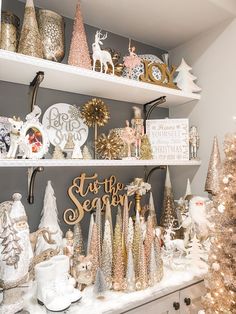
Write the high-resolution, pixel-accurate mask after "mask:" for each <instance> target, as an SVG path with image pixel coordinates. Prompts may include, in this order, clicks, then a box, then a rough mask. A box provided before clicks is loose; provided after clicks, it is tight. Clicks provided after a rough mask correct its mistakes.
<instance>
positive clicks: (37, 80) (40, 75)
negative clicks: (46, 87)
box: [29, 71, 44, 112]
mask: <svg viewBox="0 0 236 314" xmlns="http://www.w3.org/2000/svg"><path fill="white" fill-rule="evenodd" d="M43 79H44V72H42V71H39V72H37V73H36V76H35V77H34V79H33V81H32V82H30V85H29V88H30V112H32V111H33V109H34V106H35V105H36V100H37V95H38V89H39V85H40V84H41V83H42V81H43Z"/></svg>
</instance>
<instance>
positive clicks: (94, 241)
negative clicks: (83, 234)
mask: <svg viewBox="0 0 236 314" xmlns="http://www.w3.org/2000/svg"><path fill="white" fill-rule="evenodd" d="M89 254H91V255H92V273H93V278H94V280H95V276H96V273H97V269H98V267H100V252H99V245H98V227H97V224H96V223H94V224H93V231H92V237H91V242H90V251H89Z"/></svg>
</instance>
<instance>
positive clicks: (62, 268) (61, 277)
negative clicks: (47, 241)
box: [50, 255, 82, 303]
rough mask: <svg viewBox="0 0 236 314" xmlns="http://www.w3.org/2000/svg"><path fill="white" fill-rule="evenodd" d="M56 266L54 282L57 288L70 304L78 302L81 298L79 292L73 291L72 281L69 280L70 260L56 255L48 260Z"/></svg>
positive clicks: (64, 256)
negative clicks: (67, 298) (68, 299)
mask: <svg viewBox="0 0 236 314" xmlns="http://www.w3.org/2000/svg"><path fill="white" fill-rule="evenodd" d="M50 261H51V262H52V263H54V264H55V265H56V282H57V287H58V288H59V289H60V288H61V291H63V293H65V295H67V296H68V297H69V298H70V301H71V303H75V302H78V301H79V300H80V299H81V298H82V295H81V292H80V291H79V290H78V289H75V288H74V286H73V280H71V279H72V278H71V279H70V276H69V269H70V259H69V257H68V256H66V255H56V256H53V257H52V258H51V260H50Z"/></svg>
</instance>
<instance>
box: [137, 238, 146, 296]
mask: <svg viewBox="0 0 236 314" xmlns="http://www.w3.org/2000/svg"><path fill="white" fill-rule="evenodd" d="M138 274H139V275H138V278H137V281H136V289H137V290H142V289H145V288H147V285H148V277H147V264H146V256H145V250H144V245H143V242H142V241H141V242H140V256H139V261H138Z"/></svg>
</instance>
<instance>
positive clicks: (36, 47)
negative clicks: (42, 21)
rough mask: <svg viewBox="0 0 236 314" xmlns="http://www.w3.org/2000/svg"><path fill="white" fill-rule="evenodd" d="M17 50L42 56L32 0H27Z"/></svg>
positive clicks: (38, 56)
mask: <svg viewBox="0 0 236 314" xmlns="http://www.w3.org/2000/svg"><path fill="white" fill-rule="evenodd" d="M18 52H19V53H23V54H25V55H29V56H32V57H37V58H43V45H42V39H41V36H40V33H39V29H38V23H37V20H36V15H35V8H34V2H33V0H27V1H26V5H25V14H24V21H23V26H22V30H21V35H20V41H19V46H18Z"/></svg>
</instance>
